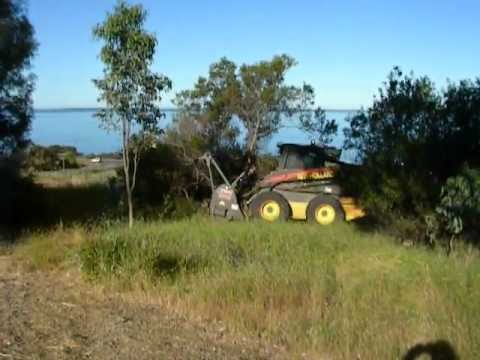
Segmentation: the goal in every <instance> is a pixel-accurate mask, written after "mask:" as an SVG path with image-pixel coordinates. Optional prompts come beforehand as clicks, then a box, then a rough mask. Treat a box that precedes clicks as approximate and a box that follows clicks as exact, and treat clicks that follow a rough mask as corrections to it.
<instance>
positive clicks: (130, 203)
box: [127, 191, 133, 229]
mask: <svg viewBox="0 0 480 360" xmlns="http://www.w3.org/2000/svg"><path fill="white" fill-rule="evenodd" d="M127 202H128V228H129V229H131V228H132V227H133V200H132V192H131V191H127Z"/></svg>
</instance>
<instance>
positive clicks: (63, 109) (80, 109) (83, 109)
mask: <svg viewBox="0 0 480 360" xmlns="http://www.w3.org/2000/svg"><path fill="white" fill-rule="evenodd" d="M101 109H103V108H102V107H53V108H34V109H33V112H69V111H71V112H74V111H76V112H87V111H96V110H101ZM312 110H313V109H312ZM322 110H324V111H328V112H355V111H360V110H362V108H358V109H354V108H345V109H341V108H322ZM161 111H165V112H176V111H178V108H175V107H166V108H161Z"/></svg>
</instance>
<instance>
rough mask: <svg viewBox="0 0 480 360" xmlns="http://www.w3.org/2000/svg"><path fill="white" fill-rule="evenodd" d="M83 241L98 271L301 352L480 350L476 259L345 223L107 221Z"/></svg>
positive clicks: (88, 262) (93, 274)
mask: <svg viewBox="0 0 480 360" xmlns="http://www.w3.org/2000/svg"><path fill="white" fill-rule="evenodd" d="M87 238H88V239H89V240H88V241H86V242H84V243H83V244H82V245H81V247H80V250H79V251H80V261H81V267H82V270H83V271H84V272H85V273H86V274H87V275H88V276H89V277H90V278H92V279H95V280H97V281H103V282H106V283H110V284H111V283H112V282H113V283H115V284H119V285H121V286H123V287H126V288H127V289H136V288H142V289H144V290H146V291H148V292H149V293H150V294H152V296H158V297H159V298H161V299H164V300H165V301H167V300H168V302H169V304H171V305H172V306H175V307H177V308H178V309H182V310H183V311H186V312H189V313H191V314H192V315H200V316H202V317H205V318H210V319H219V320H222V321H225V322H226V323H228V324H229V325H230V327H231V328H232V329H235V330H237V331H241V332H245V333H249V334H252V335H255V336H260V337H262V338H265V339H268V340H269V341H273V342H275V343H278V344H280V345H284V346H285V347H286V348H287V349H288V350H289V351H291V353H292V355H293V356H295V355H298V354H301V353H306V354H310V355H312V356H314V357H316V356H320V355H321V356H326V357H327V358H330V357H331V358H335V359H337V358H339V359H352V358H357V357H359V358H362V359H391V358H399V357H401V356H402V354H404V353H405V352H406V351H407V349H408V348H409V347H411V346H414V345H415V344H417V343H421V342H427V341H436V340H439V339H443V340H446V341H448V342H450V343H451V344H452V345H453V346H454V347H455V348H456V349H457V350H458V352H459V354H460V355H461V356H462V358H465V359H474V358H480V329H479V328H478V323H480V311H479V310H480V261H479V259H478V256H477V254H475V252H474V251H471V250H468V249H466V250H463V251H458V252H457V254H456V255H455V256H451V257H446V256H445V255H444V254H442V253H440V252H438V253H437V252H432V251H431V250H424V249H419V248H408V249H407V248H404V247H401V246H399V245H397V244H395V243H394V242H393V241H392V240H391V239H389V238H387V237H384V236H381V235H376V234H365V233H361V232H359V231H357V230H355V228H354V227H352V226H348V225H344V226H335V227H326V228H320V227H316V226H310V225H305V224H292V223H287V224H279V225H274V226H271V225H267V224H261V223H255V222H254V223H223V222H213V221H210V220H204V219H193V220H188V221H180V222H172V223H138V224H137V225H136V227H135V228H134V229H133V230H132V231H128V230H127V229H126V228H125V227H124V226H122V225H115V226H105V227H100V228H98V229H96V230H95V231H94V232H92V233H90V234H89V236H87Z"/></svg>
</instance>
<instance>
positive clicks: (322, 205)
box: [307, 195, 345, 225]
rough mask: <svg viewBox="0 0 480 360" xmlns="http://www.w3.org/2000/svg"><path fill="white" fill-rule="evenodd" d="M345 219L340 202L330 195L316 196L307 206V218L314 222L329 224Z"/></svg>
mask: <svg viewBox="0 0 480 360" xmlns="http://www.w3.org/2000/svg"><path fill="white" fill-rule="evenodd" d="M344 219H345V213H344V211H343V209H342V206H341V205H340V203H339V202H338V201H337V200H336V199H335V198H333V197H331V196H322V195H321V196H317V197H316V198H315V199H313V200H312V201H310V204H308V208H307V220H308V221H309V222H311V223H314V224H320V225H331V224H333V223H335V222H338V221H342V220H344Z"/></svg>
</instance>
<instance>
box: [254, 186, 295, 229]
mask: <svg viewBox="0 0 480 360" xmlns="http://www.w3.org/2000/svg"><path fill="white" fill-rule="evenodd" d="M268 202H275V203H277V204H278V206H279V214H278V217H277V218H276V219H274V220H268V219H265V218H264V217H263V216H262V209H263V211H266V209H264V207H265V206H266V205H268ZM248 208H249V210H250V214H251V216H253V217H254V218H256V219H261V220H264V221H269V222H281V221H287V220H288V219H289V218H290V206H289V205H288V202H287V200H285V198H284V197H283V196H282V195H280V194H279V193H276V192H274V191H265V192H262V193H260V194H258V195H256V196H255V197H254V198H253V200H252V202H251V203H250V206H249V207H248Z"/></svg>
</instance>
